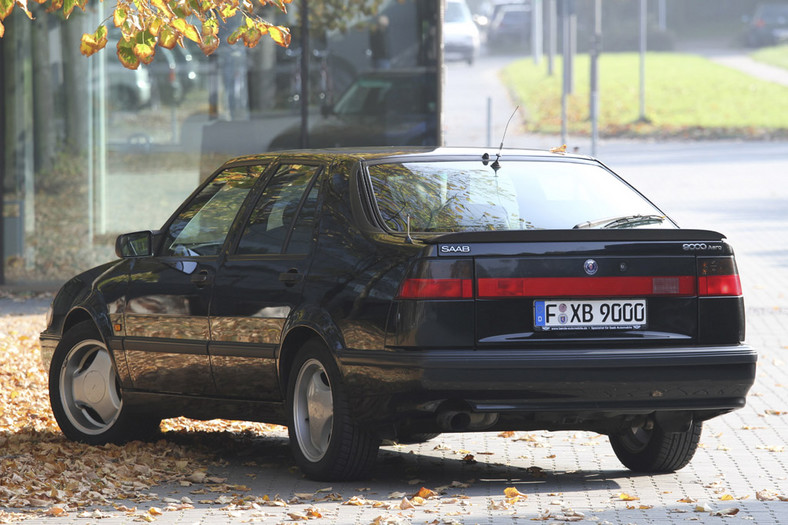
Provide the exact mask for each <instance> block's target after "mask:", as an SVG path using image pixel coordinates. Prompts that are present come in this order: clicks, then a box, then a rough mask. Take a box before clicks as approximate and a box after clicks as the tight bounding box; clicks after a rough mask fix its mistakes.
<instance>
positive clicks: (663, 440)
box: [610, 421, 703, 472]
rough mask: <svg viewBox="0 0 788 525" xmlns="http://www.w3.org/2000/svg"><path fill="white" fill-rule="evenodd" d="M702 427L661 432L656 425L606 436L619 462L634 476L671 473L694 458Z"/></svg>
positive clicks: (696, 426) (691, 425) (701, 424)
mask: <svg viewBox="0 0 788 525" xmlns="http://www.w3.org/2000/svg"><path fill="white" fill-rule="evenodd" d="M702 428H703V423H702V422H700V421H698V422H694V421H693V422H692V423H691V424H690V427H689V428H688V429H687V430H685V431H683V432H665V431H664V430H662V429H661V428H660V427H659V426H658V425H656V424H655V425H654V426H653V427H652V428H649V429H646V428H643V427H633V428H631V429H628V430H626V431H625V432H622V433H620V434H613V435H611V436H610V444H611V445H612V447H613V451H614V452H615V453H616V457H618V459H619V461H621V463H623V464H624V466H625V467H627V468H628V469H630V470H632V471H635V472H674V471H676V470H679V469H681V468H684V467H685V466H686V465H687V464H688V463H689V462H690V460H691V459H692V456H694V455H695V451H696V450H697V449H698V442H699V441H700V433H701V430H702Z"/></svg>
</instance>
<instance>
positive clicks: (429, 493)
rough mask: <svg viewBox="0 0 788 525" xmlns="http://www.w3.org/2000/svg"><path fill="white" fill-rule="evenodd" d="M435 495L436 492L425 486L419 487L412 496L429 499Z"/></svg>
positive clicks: (436, 494)
mask: <svg viewBox="0 0 788 525" xmlns="http://www.w3.org/2000/svg"><path fill="white" fill-rule="evenodd" d="M437 496H438V493H437V492H435V491H434V490H430V489H428V488H427V487H421V488H420V489H419V491H418V492H417V493H416V494H415V496H414V497H419V498H424V499H430V498H435V497H437Z"/></svg>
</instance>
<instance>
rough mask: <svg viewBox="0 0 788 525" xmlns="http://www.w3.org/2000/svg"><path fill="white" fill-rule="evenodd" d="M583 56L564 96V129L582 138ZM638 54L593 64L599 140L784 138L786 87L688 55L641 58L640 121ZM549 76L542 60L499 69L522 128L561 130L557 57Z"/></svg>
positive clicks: (586, 125)
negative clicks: (643, 110)
mask: <svg viewBox="0 0 788 525" xmlns="http://www.w3.org/2000/svg"><path fill="white" fill-rule="evenodd" d="M589 67H590V66H589V57H588V55H579V56H577V58H576V62H575V92H574V94H573V95H571V96H570V97H569V102H568V118H569V131H570V133H575V134H589V133H590V129H591V125H590V121H589V116H588V106H589ZM639 67H640V66H639V55H638V54H637V53H620V54H612V53H611V54H604V55H602V56H601V57H600V60H599V75H600V88H599V93H600V118H599V129H600V133H601V134H602V135H603V136H657V137H694V138H705V137H707V138H721V137H745V138H768V137H781V138H784V137H788V87H785V86H779V85H776V84H773V83H770V82H764V81H762V80H759V79H756V78H753V77H751V76H748V75H746V74H744V73H740V72H738V71H735V70H733V69H730V68H727V67H724V66H721V65H718V64H715V63H713V62H710V61H709V60H706V59H704V58H702V57H698V56H695V55H683V54H676V53H649V54H648V55H647V56H646V118H647V119H648V121H649V122H648V123H641V122H637V121H638V117H639V108H640V106H639V100H640V98H639V96H640V95H639ZM555 71H556V74H555V75H554V76H552V77H549V76H548V75H547V63H546V61H542V64H540V65H535V64H534V63H533V62H532V61H531V60H528V59H525V60H521V61H518V62H515V63H513V64H511V65H510V66H509V67H507V68H506V69H505V70H504V71H503V72H502V76H503V79H504V82H505V83H506V85H507V86H508V87H509V89H510V91H511V92H512V94H513V96H514V98H515V99H516V100H517V101H519V103H520V105H521V114H522V115H523V120H524V125H525V126H526V128H527V129H528V130H529V131H534V132H545V133H557V132H560V130H561V73H560V72H561V60H560V58H558V59H557V60H556V63H555Z"/></svg>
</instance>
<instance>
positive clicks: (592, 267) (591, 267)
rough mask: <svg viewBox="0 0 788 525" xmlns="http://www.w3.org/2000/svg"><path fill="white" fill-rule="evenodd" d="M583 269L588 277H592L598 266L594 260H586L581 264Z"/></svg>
mask: <svg viewBox="0 0 788 525" xmlns="http://www.w3.org/2000/svg"><path fill="white" fill-rule="evenodd" d="M583 269H584V270H585V271H586V273H587V274H588V275H594V274H595V273H596V272H597V270H599V265H598V264H597V263H596V261H595V260H594V259H588V260H587V261H586V262H584V263H583Z"/></svg>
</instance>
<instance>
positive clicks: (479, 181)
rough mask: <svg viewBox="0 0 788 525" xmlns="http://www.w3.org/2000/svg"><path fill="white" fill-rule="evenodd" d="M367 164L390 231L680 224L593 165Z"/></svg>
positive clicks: (533, 162)
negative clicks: (496, 166) (495, 166)
mask: <svg viewBox="0 0 788 525" xmlns="http://www.w3.org/2000/svg"><path fill="white" fill-rule="evenodd" d="M500 164H501V167H500V169H499V170H498V171H497V172H496V171H495V170H493V169H492V167H491V165H490V164H488V165H486V166H485V165H484V164H483V163H482V162H481V161H459V162H414V163H403V164H378V165H373V166H370V167H369V173H370V178H371V182H372V188H373V192H374V194H375V199H376V202H377V207H378V210H379V212H380V216H381V218H382V220H383V222H384V224H385V225H386V227H388V228H389V229H390V230H393V231H395V232H404V231H406V230H407V229H408V221H409V222H410V231H411V232H462V231H486V230H536V229H571V228H635V227H638V228H639V227H652V228H653V227H668V228H673V227H675V225H674V224H673V223H671V222H670V221H669V220H667V219H665V218H664V217H663V216H662V212H661V211H660V210H659V209H657V208H656V207H655V206H654V205H652V204H651V203H650V202H649V201H647V200H646V199H645V198H643V197H642V196H641V195H640V194H639V193H637V192H636V191H635V190H633V189H632V188H631V187H630V186H629V185H627V184H626V183H625V182H623V181H622V180H621V179H619V178H618V177H617V176H615V175H614V174H612V173H611V172H610V171H608V170H606V169H604V168H603V167H601V166H599V165H595V164H586V163H580V162H578V163H574V162H555V161H537V160H529V161H517V160H511V159H510V160H506V159H502V160H501V162H500Z"/></svg>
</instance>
